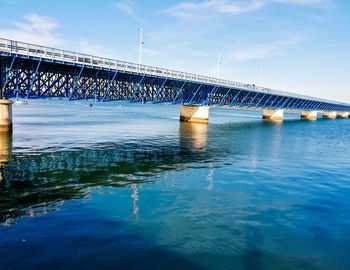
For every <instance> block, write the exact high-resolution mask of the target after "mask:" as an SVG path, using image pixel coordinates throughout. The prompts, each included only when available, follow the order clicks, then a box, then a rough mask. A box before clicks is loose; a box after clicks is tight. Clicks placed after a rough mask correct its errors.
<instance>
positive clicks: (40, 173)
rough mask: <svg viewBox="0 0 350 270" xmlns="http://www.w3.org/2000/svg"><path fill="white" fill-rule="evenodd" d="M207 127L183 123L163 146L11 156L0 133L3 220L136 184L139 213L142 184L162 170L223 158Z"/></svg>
mask: <svg viewBox="0 0 350 270" xmlns="http://www.w3.org/2000/svg"><path fill="white" fill-rule="evenodd" d="M207 128H208V127H207V125H203V124H196V123H182V124H181V125H180V130H179V139H178V140H177V139H176V138H175V139H174V140H172V141H171V142H170V143H169V144H163V145H162V144H161V143H157V142H156V141H157V140H152V141H153V142H154V143H148V144H147V143H141V142H140V143H138V142H135V143H123V142H120V143H106V144H100V145H94V146H91V147H89V148H80V149H70V150H62V151H55V152H39V153H28V154H26V153H13V154H11V148H12V137H11V136H9V134H8V133H0V135H1V136H0V147H1V148H0V159H1V160H0V161H1V172H0V175H1V178H0V179H1V183H0V187H1V192H0V201H1V207H0V222H1V223H2V222H5V221H6V220H11V219H14V218H16V217H18V216H22V215H33V213H35V212H36V211H38V212H42V211H44V212H46V211H49V210H50V209H55V207H56V205H57V204H58V203H59V202H61V201H64V200H70V199H79V198H84V197H85V196H87V195H88V194H89V191H88V189H87V188H89V187H97V186H103V187H115V188H118V187H128V186H129V187H131V188H132V194H131V197H132V199H133V204H134V205H133V208H134V214H135V215H137V212H138V210H137V209H138V206H137V200H138V196H139V194H138V190H137V189H138V187H137V184H140V183H150V184H152V183H156V181H157V180H156V179H157V177H159V175H160V174H161V173H163V172H167V171H180V170H184V169H186V168H187V165H188V164H190V163H192V164H193V163H197V162H198V163H205V162H209V161H212V160H215V159H218V158H222V157H223V156H224V155H223V154H224V153H220V157H219V156H218V153H217V152H216V151H211V150H210V149H208V148H207V147H208V146H207V131H208V130H207ZM167 142H169V141H167ZM146 179H147V180H146ZM149 179H151V180H149ZM35 209H36V210H35ZM43 209H45V210H43Z"/></svg>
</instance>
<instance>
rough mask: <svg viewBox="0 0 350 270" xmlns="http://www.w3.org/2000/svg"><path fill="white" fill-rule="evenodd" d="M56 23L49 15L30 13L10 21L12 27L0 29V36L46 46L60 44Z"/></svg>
mask: <svg viewBox="0 0 350 270" xmlns="http://www.w3.org/2000/svg"><path fill="white" fill-rule="evenodd" d="M57 28H58V23H57V22H56V21H55V20H54V19H53V18H50V17H46V16H40V15H38V14H30V15H28V16H26V17H25V18H24V20H23V21H17V22H12V27H10V28H2V29H0V36H1V37H5V38H9V39H15V40H21V41H25V42H29V43H36V44H43V45H47V46H58V45H61V43H62V40H61V38H60V37H59V36H58V35H57V34H56V30H57Z"/></svg>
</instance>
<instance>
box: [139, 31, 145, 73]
mask: <svg viewBox="0 0 350 270" xmlns="http://www.w3.org/2000/svg"><path fill="white" fill-rule="evenodd" d="M138 31H140V45H139V46H140V48H139V69H140V68H141V64H142V45H143V44H144V42H143V29H142V28H139V29H138Z"/></svg>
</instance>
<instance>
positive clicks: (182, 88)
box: [0, 54, 350, 112]
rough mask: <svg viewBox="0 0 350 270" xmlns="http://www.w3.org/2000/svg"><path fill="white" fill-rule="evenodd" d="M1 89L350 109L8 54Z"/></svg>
mask: <svg viewBox="0 0 350 270" xmlns="http://www.w3.org/2000/svg"><path fill="white" fill-rule="evenodd" d="M0 61H1V80H0V81H1V89H3V93H4V95H5V97H7V98H13V97H22V98H61V99H68V100H78V99H83V100H95V101H121V100H125V101H130V102H152V103H175V104H176V103H178V104H186V105H198V106H226V107H227V106H228V107H239V108H247V109H248V108H249V109H276V110H277V109H284V110H295V111H301V110H303V111H305V110H310V111H338V112H341V111H344V112H349V111H350V108H349V106H345V105H342V104H336V103H328V102H324V101H318V100H307V99H302V98H297V97H290V96H282V95H277V94H273V93H263V92H257V91H254V89H253V90H250V89H240V88H228V87H223V86H219V85H211V84H202V83H199V82H192V81H184V80H178V79H172V78H165V77H160V76H159V77H158V76H153V75H145V74H140V73H133V72H125V71H116V70H112V69H104V68H97V67H94V66H83V65H73V64H70V63H66V62H58V61H54V60H47V59H46V60H42V59H40V58H33V57H24V56H20V55H12V54H8V55H2V56H0Z"/></svg>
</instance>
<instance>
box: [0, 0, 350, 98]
mask: <svg viewBox="0 0 350 270" xmlns="http://www.w3.org/2000/svg"><path fill="white" fill-rule="evenodd" d="M349 14H350V1H346V0H343V1H342V0H338V1H337V0H245V1H243V0H242V1H240V0H236V1H235V0H231V1H229V0H185V1H181V0H180V1H175V0H170V1H160V0H153V1H151V0H144V1H141V0H119V1H118V0H115V1H114V0H100V1H79V0H75V1H73V0H71V1H66V0H50V1H49V0H0V37H4V38H11V39H16V40H22V41H27V42H32V43H37V44H43V45H48V46H54V47H59V48H64V49H69V50H74V51H78V52H85V53H91V54H96V55H101V56H108V57H113V58H116V59H120V60H126V61H131V62H137V61H138V46H139V44H138V42H139V32H138V28H140V27H142V28H143V29H144V42H145V44H144V49H143V63H144V64H148V65H155V66H160V67H165V68H172V69H176V70H181V71H187V72H193V73H198V74H203V75H209V76H215V75H216V70H217V55H218V54H220V55H221V66H220V77H222V78H225V79H230V80H235V81H240V82H247V83H255V84H259V83H260V82H261V83H262V85H263V86H266V87H272V88H277V89H281V90H287V91H293V92H297V93H301V94H307V95H313V96H318V97H323V98H328V99H334V100H339V101H345V102H350V16H349Z"/></svg>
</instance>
